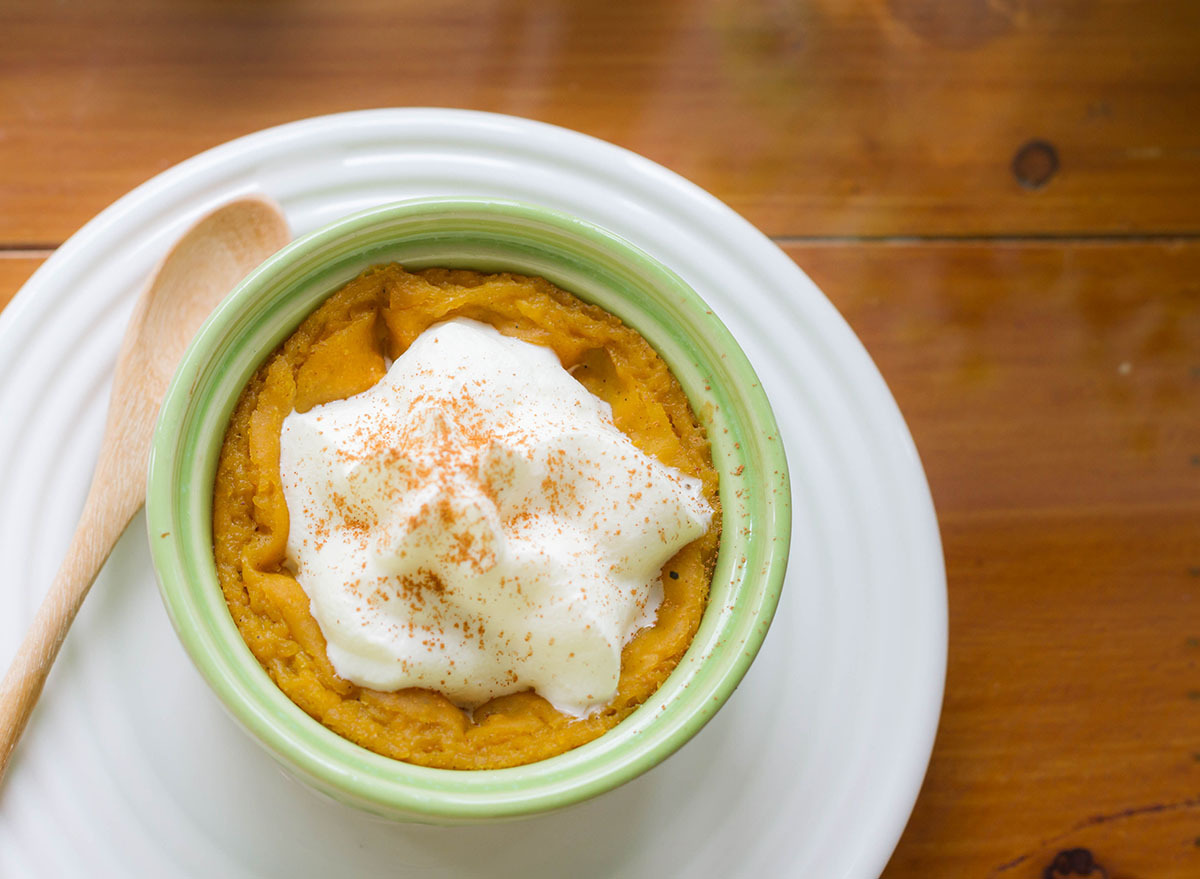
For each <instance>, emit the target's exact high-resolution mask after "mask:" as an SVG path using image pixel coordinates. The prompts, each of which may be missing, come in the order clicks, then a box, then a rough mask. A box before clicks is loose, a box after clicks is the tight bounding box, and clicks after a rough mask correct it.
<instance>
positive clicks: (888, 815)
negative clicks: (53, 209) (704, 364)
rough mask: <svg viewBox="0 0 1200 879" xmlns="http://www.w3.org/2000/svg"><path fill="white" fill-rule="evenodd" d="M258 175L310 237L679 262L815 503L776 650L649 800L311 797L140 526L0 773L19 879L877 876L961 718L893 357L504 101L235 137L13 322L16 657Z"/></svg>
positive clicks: (5, 397)
mask: <svg viewBox="0 0 1200 879" xmlns="http://www.w3.org/2000/svg"><path fill="white" fill-rule="evenodd" d="M256 191H262V192H266V193H267V194H269V195H271V196H272V197H274V198H275V199H277V200H278V201H279V202H280V204H282V205H283V207H284V208H285V210H286V211H287V214H288V218H289V220H290V221H291V223H292V228H293V230H294V231H295V232H296V233H297V234H299V233H303V232H307V231H310V230H312V229H314V228H316V227H318V226H320V225H323V224H325V223H327V222H329V221H331V220H334V219H336V218H338V217H340V216H343V215H345V214H348V213H350V212H352V211H355V210H358V209H360V208H365V207H368V206H371V205H374V204H379V203H383V202H387V201H393V200H396V199H400V198H405V197H410V196H418V195H433V194H440V195H482V196H499V197H504V198H516V199H521V200H524V201H530V202H535V203H540V204H544V205H548V206H551V207H555V208H559V209H561V210H564V211H569V212H571V213H574V214H577V215H579V216H581V217H585V218H587V219H589V220H592V221H594V222H596V223H599V224H600V225H602V226H605V227H607V228H609V229H612V230H613V231H615V232H617V233H618V234H620V235H623V236H625V237H626V238H628V239H629V240H631V241H632V242H633V243H635V244H637V245H638V246H640V247H642V248H643V249H645V250H647V251H649V252H650V253H651V254H653V255H654V256H657V257H658V258H659V259H661V260H662V261H663V262H665V263H666V264H667V265H669V266H671V267H672V268H674V269H675V270H676V271H678V272H679V274H681V275H682V276H683V277H684V279H685V280H687V281H689V282H690V283H691V284H692V286H693V287H694V288H695V289H696V290H697V291H698V292H699V293H700V295H701V296H702V297H704V299H706V300H707V301H708V302H709V303H710V304H711V305H712V307H713V309H714V310H715V311H716V312H717V313H718V314H719V315H720V316H721V318H722V319H723V320H724V321H725V322H726V324H727V325H728V326H729V328H730V330H732V332H733V334H734V336H735V337H736V338H737V339H739V340H740V341H741V343H742V345H743V346H744V347H745V349H746V352H747V353H748V354H749V356H750V359H751V361H752V362H753V364H754V366H755V368H756V369H757V370H758V373H759V375H760V376H761V378H762V381H763V385H764V387H765V388H766V391H767V393H768V395H769V397H770V399H771V401H772V403H773V405H774V408H775V413H776V415H777V416H778V419H779V423H780V427H781V431H782V434H783V438H784V440H785V443H786V447H787V454H788V460H789V463H790V467H791V473H792V482H793V485H794V491H795V496H794V500H793V505H794V517H795V518H794V521H795V525H794V532H793V538H792V551H791V562H790V568H789V571H788V577H787V583H786V585H785V587H784V593H783V600H782V602H781V603H780V606H779V613H778V616H777V617H776V618H775V623H774V626H773V628H772V629H771V632H770V635H769V636H768V638H767V642H766V644H765V645H764V647H763V650H762V653H761V654H760V655H759V658H758V660H757V661H756V662H755V664H754V666H753V667H752V668H751V670H750V673H749V675H748V676H747V677H746V679H745V681H744V683H743V684H742V686H741V688H740V689H739V691H738V692H737V693H736V694H735V695H734V697H733V699H732V700H731V701H730V702H729V704H728V705H727V706H726V707H725V708H724V709H723V710H722V711H721V712H720V713H719V714H718V716H717V717H716V719H715V720H713V722H712V723H710V724H709V726H708V727H707V728H706V729H704V730H703V731H702V732H701V733H700V735H699V736H697V738H696V739H695V740H694V741H692V742H690V743H689V744H688V745H686V746H685V747H684V748H683V749H682V750H681V751H680V752H679V753H678V754H677V755H676V756H674V757H673V758H671V759H670V760H668V761H667V762H666V763H664V764H663V765H661V766H660V767H658V768H657V769H655V770H654V771H652V772H650V773H649V774H648V775H646V776H644V777H642V778H640V779H638V780H636V781H634V782H633V783H631V784H628V785H626V786H625V787H623V788H621V789H619V790H617V791H614V792H612V793H610V794H607V795H605V796H602V797H600V798H598V799H596V800H593V801H591V802H588V803H586V804H583V805H581V806H578V807H575V808H573V809H569V810H567V811H565V812H560V813H557V814H552V815H549V816H545V817H541V818H536V819H532V820H529V821H525V822H522V823H520V824H513V825H502V826H498V827H482V828H479V827H475V828H427V827H415V826H406V825H396V824H386V823H381V822H378V821H376V820H374V819H371V818H368V817H365V816H363V815H360V814H358V813H356V812H354V811H351V810H348V809H346V808H343V807H341V806H338V805H336V804H333V803H329V802H326V801H324V800H323V799H319V798H317V797H316V796H313V795H310V794H309V793H307V792H306V790H305V789H303V788H301V787H300V786H299V785H298V784H296V783H294V782H292V781H291V780H290V779H288V778H286V777H285V776H283V775H282V773H281V772H279V771H278V770H276V768H275V766H274V764H273V763H272V762H271V761H270V760H269V759H268V758H267V757H266V756H265V755H263V754H262V753H260V752H259V750H258V748H257V746H256V745H255V744H254V743H253V742H252V741H251V740H250V739H249V738H248V737H247V736H246V735H244V734H243V733H242V732H241V731H240V730H239V729H237V728H236V727H235V726H234V724H233V721H231V720H230V719H229V718H227V717H226V715H225V714H224V713H223V711H222V709H221V707H220V705H219V703H218V702H217V700H216V698H215V697H214V696H213V695H212V694H211V693H210V692H209V690H208V689H207V687H206V686H205V685H204V683H203V682H202V681H201V679H200V676H199V675H198V674H197V673H196V672H195V670H194V669H193V668H192V666H191V665H190V664H189V662H188V659H187V657H186V656H185V655H184V652H183V650H182V648H181V647H180V645H179V644H178V642H177V641H176V639H175V634H174V632H173V630H172V629H171V626H170V624H169V623H168V622H167V618H166V615H165V613H164V612H163V608H162V605H161V603H160V601H159V597H158V594H157V589H156V588H155V584H154V575H153V573H152V571H151V568H150V559H149V551H148V549H147V540H146V537H145V523H144V520H143V519H142V518H141V517H140V516H139V517H138V519H137V520H136V521H135V522H134V525H133V526H132V528H131V529H130V531H129V533H128V534H126V535H125V537H124V538H123V539H122V541H121V543H120V544H119V545H118V547H117V549H116V552H115V553H114V554H113V556H112V558H111V559H110V560H109V563H108V565H107V566H106V568H105V569H104V571H103V573H102V574H101V576H100V579H99V580H98V581H97V583H96V586H95V589H94V591H93V593H92V595H91V597H90V598H89V599H88V602H87V604H86V605H85V607H84V609H83V612H82V613H81V615H80V617H79V620H78V621H77V622H76V624H75V627H74V629H73V631H72V632H71V636H70V638H69V639H68V640H67V642H66V645H65V647H64V650H63V653H62V655H61V657H60V659H59V661H58V665H57V667H56V668H55V670H54V672H53V673H52V675H51V678H50V681H49V683H48V685H47V688H46V692H45V694H44V695H43V697H42V701H41V704H40V705H39V706H38V708H37V711H36V712H35V714H34V716H33V719H32V722H31V724H30V726H29V729H28V730H27V732H26V734H25V739H24V741H22V742H21V744H20V746H19V748H18V751H17V754H16V756H15V759H14V762H13V765H12V766H11V769H10V772H9V775H8V778H7V781H6V782H5V784H4V785H3V789H2V790H0V875H2V876H6V877H9V876H11V877H23V876H70V877H74V876H82V875H88V876H92V877H104V876H114V877H118V876H119V877H124V876H155V877H170V876H202V877H207V876H217V875H220V876H223V877H240V876H264V875H268V876H288V877H306V876H312V877H321V879H326V877H329V876H363V877H366V876H404V877H451V876H453V877H462V876H489V877H522V879H528V877H539V876H544V877H560V876H564V875H567V874H570V875H572V876H574V877H578V879H588V877H612V876H621V877H638V879H640V877H659V876H661V877H673V876H687V877H689V879H705V877H721V879H726V877H739V876H747V877H759V876H772V877H818V879H840V877H867V879H869V877H875V876H878V874H879V872H880V871H881V870H882V869H883V866H884V864H885V863H886V862H887V858H888V857H889V855H890V854H891V851H892V849H893V848H894V846H895V844H896V841H897V839H898V838H899V836H900V832H901V830H902V829H903V827H904V824H905V821H906V820H907V818H908V814H909V811H910V810H911V808H912V804H913V801H914V799H915V797H916V794H917V790H918V788H919V786H920V783H921V779H922V777H923V775H924V772H925V767H926V764H927V762H928V759H929V752H930V748H931V746H932V743H933V736H934V731H935V729H936V726H937V718H938V712H939V710H940V706H941V695H942V683H943V678H944V672H945V658H946V592H945V572H944V568H943V564H942V556H941V545H940V542H939V539H938V531H937V523H936V519H935V517H934V512H933V506H932V503H931V501H930V497H929V491H928V487H927V485H926V482H925V477H924V473H923V471H922V469H921V465H920V462H919V460H918V458H917V453H916V449H915V448H914V446H913V443H912V439H911V437H910V436H909V433H908V430H907V428H906V427H905V424H904V421H903V419H902V418H901V416H900V412H899V410H898V409H897V408H896V404H895V402H894V401H893V400H892V397H891V395H890V394H889V393H888V390H887V388H886V387H885V385H884V383H883V381H882V379H881V378H880V376H879V374H878V372H877V371H876V369H875V367H874V365H873V364H872V363H871V360H870V358H869V357H868V356H867V354H866V352H865V351H864V350H863V348H862V346H861V345H860V343H859V342H858V340H857V339H856V338H855V337H854V335H853V333H852V332H851V331H850V329H849V328H848V327H847V326H846V324H845V323H844V322H843V321H842V319H841V317H840V316H839V315H838V314H837V312H836V311H835V310H834V308H833V307H832V306H831V305H830V303H829V302H828V300H826V299H825V297H824V296H823V295H822V294H821V292H820V291H819V290H818V289H817V288H816V287H815V286H814V285H813V283H812V282H811V281H810V280H809V279H808V278H807V277H805V276H804V274H803V273H802V272H801V271H799V270H798V269H797V268H796V266H795V265H794V264H793V263H792V261H791V260H790V259H788V258H787V256H785V255H784V254H783V253H782V252H781V251H780V250H779V249H778V248H777V247H776V246H775V245H774V244H773V243H771V241H770V240H768V239H767V238H766V237H764V236H763V235H762V234H761V233H759V232H758V231H757V230H756V229H754V228H753V227H752V226H751V225H750V224H749V223H747V222H746V221H745V220H743V219H742V218H741V217H739V216H738V215H736V214H735V213H733V211H731V210H730V209H729V208H727V207H726V206H724V205H723V204H721V203H720V202H718V201H717V200H716V199H714V198H713V197H712V196H710V195H708V194H706V193H705V192H703V191H702V190H700V189H698V188H697V187H695V186H694V185H692V184H690V183H688V182H687V181H685V180H683V179H682V178H680V177H678V176H676V175H675V174H673V173H671V172H669V171H667V170H665V169H664V168H662V167H660V166H658V165H655V164H653V163H652V162H649V161H647V160H646V159H643V158H640V157H639V156H636V155H634V154H632V153H629V152H626V151H624V150H622V149H619V148H617V147H615V146H612V145H610V144H606V143H603V142H601V141H597V140H594V139H592V138H589V137H585V136H583V135H580V134H577V133H574V132H570V131H566V130H563V129H559V128H554V127H551V126H547V125H542V124H539V123H535V122H530V121H526V120H522V119H514V118H510V117H504V116H495V115H489V114H481V113H471V112H464V111H453V110H425V109H419V110H376V111H367V112H361V113H351V114H343V115H337V116H327V117H323V118H318V119H311V120H307V121H304V122H298V123H295V124H292V125H285V126H282V127H280V128H274V129H270V130H267V131H263V132H260V133H258V134H254V135H251V136H249V137H246V138H242V139H240V140H236V141H233V142H231V143H228V144H225V145H224V146H221V147H218V148H216V149H214V150H210V151H209V152H206V153H204V154H202V155H200V156H197V157H196V158H193V159H191V160H189V161H187V162H184V163H183V164H181V165H179V166H177V167H175V168H172V169H171V170H169V171H167V172H165V173H163V174H161V175H159V176H158V177H155V178H154V179H153V180H151V181H149V182H148V183H146V184H144V185H143V186H140V187H139V188H137V189H136V190H134V191H133V192H131V193H130V194H129V195H127V196H125V197H124V198H122V199H121V200H120V201H118V202H117V203H115V204H114V205H112V206H111V207H110V208H108V209H107V210H106V211H104V212H103V213H102V214H100V215H99V216H98V217H96V219H94V220H92V222H90V223H88V224H87V226H85V227H84V228H83V229H81V230H80V231H79V232H78V233H77V234H75V235H74V236H73V237H72V238H71V240H70V241H68V242H67V243H66V244H65V245H63V246H62V247H61V248H60V249H59V250H58V251H57V252H56V253H55V254H54V255H53V256H52V257H51V258H50V259H49V260H48V261H47V262H46V264H45V265H44V266H42V268H41V269H39V270H38V272H37V273H36V274H35V275H34V276H33V278H31V279H30V281H29V282H28V283H27V284H26V285H25V288H24V289H23V290H22V291H21V292H20V294H18V296H17V297H16V299H15V300H13V302H12V303H11V304H10V305H9V306H8V308H6V309H5V310H4V311H3V313H2V314H0V413H3V418H2V419H0V485H3V486H4V490H3V492H2V493H0V558H3V559H4V560H5V568H6V573H5V576H4V577H3V580H2V581H0V583H2V584H3V585H2V586H0V659H2V660H3V661H4V663H5V664H6V665H7V662H8V660H9V658H10V657H11V656H12V655H13V653H14V652H15V650H16V645H17V643H18V641H19V639H20V636H21V633H22V632H23V631H24V629H25V627H26V625H27V623H28V621H29V620H30V619H31V617H32V615H33V611H34V608H35V606H36V602H37V601H38V600H39V598H40V596H41V594H42V593H43V591H44V590H45V588H46V585H47V584H48V583H49V581H50V579H51V578H52V576H53V574H54V571H55V569H56V567H57V563H58V560H59V559H60V558H61V557H62V555H63V552H64V550H65V547H66V544H67V540H68V538H69V536H70V534H71V531H72V530H73V528H74V524H75V520H76V516H77V514H78V512H79V510H80V508H81V506H82V503H83V496H84V493H85V489H86V486H87V484H88V481H89V479H90V472H91V468H92V465H93V463H94V460H95V455H96V451H97V448H98V445H99V439H100V431H101V427H102V422H103V414H104V409H105V405H106V400H107V390H108V383H109V381H110V377H111V369H112V365H113V361H114V360H115V357H116V350H117V345H118V342H119V339H120V337H121V334H122V332H123V331H124V326H125V322H126V319H127V317H128V314H129V310H130V307H131V304H132V301H133V298H134V296H135V294H136V292H137V291H138V289H139V287H140V284H141V283H142V280H143V279H144V278H145V276H146V274H147V273H148V272H149V270H150V269H151V267H152V265H153V263H154V262H155V260H156V259H157V258H158V257H159V256H160V255H161V254H162V253H164V252H165V251H166V249H167V247H168V246H169V244H170V243H171V242H172V241H173V240H174V239H175V238H176V237H177V236H178V235H179V234H180V233H181V232H182V231H183V230H184V228H185V227H186V226H187V225H188V224H189V223H191V222H192V221H193V220H194V219H195V218H196V217H198V216H199V215H200V214H202V213H204V212H205V211H207V210H209V209H211V208H212V207H214V206H216V205H218V204H220V203H221V202H224V201H226V200H228V199H230V198H233V197H234V196H237V195H240V194H243V193H248V192H256Z"/></svg>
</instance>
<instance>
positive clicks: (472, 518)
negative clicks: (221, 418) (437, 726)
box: [280, 319, 712, 716]
mask: <svg viewBox="0 0 1200 879" xmlns="http://www.w3.org/2000/svg"><path fill="white" fill-rule="evenodd" d="M280 471H281V475H282V479H283V491H284V496H285V499H286V501H287V507H288V513H289V518H290V530H289V534H288V548H287V553H288V563H289V566H290V567H292V568H293V569H294V572H295V575H296V579H297V580H298V581H299V583H300V585H301V587H302V588H303V589H304V591H305V592H306V593H307V594H308V596H309V599H310V601H311V610H312V614H313V616H314V617H315V618H316V620H317V623H318V624H319V625H320V627H321V631H322V632H323V633H324V635H325V638H326V641H327V643H328V655H329V659H330V661H331V662H332V663H333V666H334V668H335V669H336V671H337V673H338V674H339V675H340V676H342V677H343V678H346V679H348V680H350V681H353V682H354V683H357V684H360V685H362V686H366V687H371V688H374V689H379V690H397V689H401V688H404V687H424V688H428V689H433V690H438V691H440V692H441V693H443V694H445V695H446V696H447V697H449V698H450V699H451V700H452V701H454V702H455V703H456V704H458V705H460V706H461V707H464V708H468V709H469V708H474V707H476V706H478V705H480V704H482V703H483V702H486V701H487V700H489V699H492V698H494V697H496V696H500V695H503V694H506V693H514V692H519V691H522V690H526V689H530V688H532V689H534V690H536V691H537V692H538V693H539V694H541V695H542V696H543V697H545V698H546V699H548V700H549V701H550V702H551V704H553V705H554V706H555V708H557V709H558V710H560V711H563V712H565V713H568V714H572V715H575V716H581V715H584V714H587V713H589V712H590V711H592V710H595V709H596V708H598V707H599V706H601V705H604V704H606V703H607V702H609V701H611V699H612V698H613V696H614V695H615V694H616V688H617V679H618V676H619V674H620V664H621V648H622V647H623V646H624V645H625V643H627V642H628V641H629V640H630V638H632V636H633V634H634V633H635V632H636V631H637V630H638V629H640V628H642V627H643V626H646V625H649V624H652V623H653V621H654V617H655V613H656V611H657V607H658V604H659V603H660V602H661V598H662V587H661V584H660V583H659V580H658V577H659V573H660V569H661V568H662V566H663V565H664V564H665V563H666V561H667V560H668V559H669V558H671V556H672V555H674V554H675V552H676V551H678V550H679V549H680V548H681V547H682V546H684V545H685V544H687V543H689V542H690V541H692V540H694V539H695V538H697V537H699V536H700V535H701V534H703V533H704V532H705V531H706V530H707V528H708V525H709V521H710V519H711V516H712V509H711V507H710V506H709V504H708V503H707V501H706V500H705V499H704V496H703V494H702V492H701V485H700V482H699V480H696V479H693V478H691V477H688V476H685V475H684V474H682V473H680V472H679V471H678V470H675V469H672V468H669V467H666V466H664V465H663V464H661V463H659V462H658V461H657V460H655V459H654V458H652V457H650V456H649V455H646V454H644V453H643V452H641V451H640V450H638V449H637V448H636V447H635V446H634V444H633V443H632V442H631V441H630V440H629V438H628V437H626V436H625V435H624V434H622V433H621V432H620V431H619V430H617V428H616V427H614V425H613V422H612V410H611V408H610V407H609V406H608V404H607V403H605V402H604V401H602V400H600V399H599V398H598V397H596V396H594V395H592V394H591V393H589V392H588V391H587V390H586V389H585V388H584V387H583V386H582V385H581V384H580V383H579V382H577V381H576V380H575V379H574V378H572V377H571V375H570V374H568V373H567V372H566V371H565V370H564V369H563V368H562V366H561V365H560V363H559V361H558V358H557V356H556V355H555V354H554V352H553V351H551V350H549V349H547V348H543V347H540V346H537V345H532V344H530V343H527V342H524V341H521V340H519V339H514V338H510V337H507V336H504V335H502V334H501V333H499V332H498V331H497V330H495V329H494V328H492V327H490V326H488V325H486V324H482V323H478V322H475V321H470V320H464V319H456V320H452V321H447V322H445V323H441V324H437V325H435V326H433V327H430V328H429V329H428V330H426V331H425V332H424V333H422V334H421V335H420V336H419V337H418V338H417V339H416V340H415V341H414V342H413V344H412V345H411V346H410V347H409V349H408V350H407V351H405V352H404V354H403V355H402V356H401V357H400V358H399V359H398V360H396V361H395V363H393V364H392V365H391V367H390V368H389V369H388V372H387V374H386V375H385V376H384V377H383V378H382V379H381V380H380V381H379V382H378V383H377V384H376V385H375V386H373V387H372V388H370V389H369V390H367V391H365V392H363V393H361V394H358V395H356V396H354V397H351V398H349V399H346V400H340V401H336V402H333V403H328V404H325V405H323V406H316V407H314V408H313V409H311V410H309V411H308V412H304V413H296V412H293V413H292V414H290V415H289V416H288V417H287V418H286V419H285V421H284V424H283V432H282V436H281V450H280Z"/></svg>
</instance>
